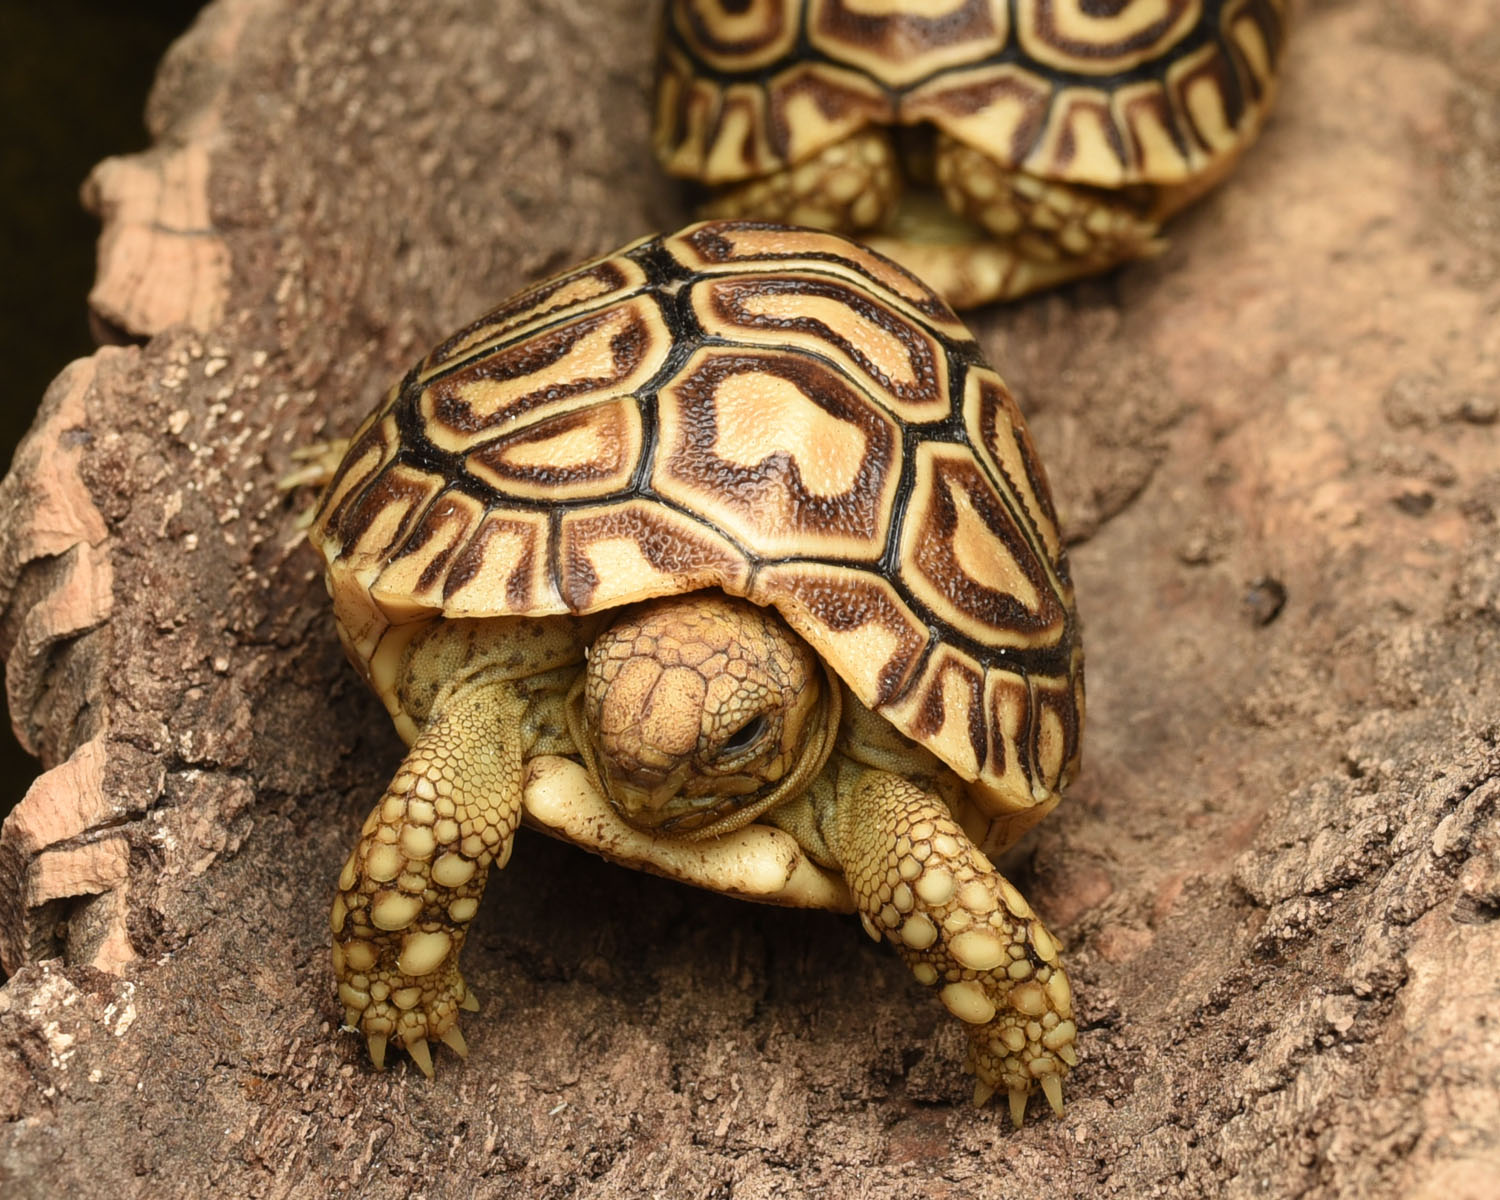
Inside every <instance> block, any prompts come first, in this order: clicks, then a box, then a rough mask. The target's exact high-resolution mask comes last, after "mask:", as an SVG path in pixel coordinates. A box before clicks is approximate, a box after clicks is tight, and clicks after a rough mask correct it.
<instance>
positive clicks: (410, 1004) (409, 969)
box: [333, 923, 479, 1079]
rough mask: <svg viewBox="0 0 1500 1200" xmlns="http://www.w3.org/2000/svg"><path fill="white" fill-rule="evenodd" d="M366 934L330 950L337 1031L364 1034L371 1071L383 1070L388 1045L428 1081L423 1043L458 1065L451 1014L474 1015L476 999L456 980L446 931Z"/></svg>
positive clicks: (458, 1041)
mask: <svg viewBox="0 0 1500 1200" xmlns="http://www.w3.org/2000/svg"><path fill="white" fill-rule="evenodd" d="M351 924H352V923H351ZM347 931H349V927H348V926H346V932H347ZM366 932H368V933H369V934H370V935H371V936H369V937H359V936H354V937H347V938H344V939H342V940H340V941H336V942H334V946H333V968H334V974H335V975H336V976H337V977H338V980H339V999H340V1000H341V1001H342V1002H343V1004H344V1028H345V1029H347V1030H350V1031H351V1032H356V1033H362V1034H364V1037H365V1042H366V1044H367V1045H368V1046H369V1049H370V1061H371V1062H373V1063H374V1064H375V1069H376V1070H384V1069H385V1056H386V1051H387V1049H388V1048H389V1047H390V1046H392V1045H395V1046H398V1047H402V1048H404V1049H405V1050H406V1052H407V1053H408V1054H409V1055H411V1059H412V1061H413V1062H414V1063H416V1064H417V1066H418V1068H420V1070H421V1072H422V1074H424V1075H426V1076H427V1078H428V1079H431V1078H432V1077H433V1074H432V1050H431V1048H430V1046H429V1045H428V1043H429V1042H433V1041H440V1042H442V1043H444V1044H445V1045H447V1046H448V1047H450V1048H451V1049H452V1050H453V1052H454V1053H455V1054H457V1055H458V1056H459V1057H460V1058H464V1057H466V1056H467V1055H468V1052H469V1048H468V1046H467V1045H465V1044H464V1037H463V1034H462V1033H460V1032H459V1028H458V1014H459V1012H460V1011H461V1010H462V1011H464V1012H478V1011H479V1001H478V999H477V998H476V997H475V995H474V993H473V992H472V991H470V990H469V987H468V985H467V984H465V983H464V981H463V978H462V976H460V975H459V973H458V953H457V949H456V947H453V945H452V939H451V937H450V935H449V934H448V933H447V932H446V931H423V930H421V929H413V930H408V931H406V932H405V933H403V934H398V935H396V936H394V937H393V936H392V935H391V934H389V933H386V932H383V931H381V930H378V929H374V930H370V929H367V930H366ZM445 947H447V949H446V951H445V949H444V948H445ZM437 954H441V955H442V957H441V958H440V959H439V960H438V961H437V962H436V963H434V964H433V965H432V966H431V968H430V969H428V970H426V971H424V970H423V968H427V967H428V965H429V963H430V962H432V959H433V957H434V956H435V955H437Z"/></svg>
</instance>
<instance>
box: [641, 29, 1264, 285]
mask: <svg viewBox="0 0 1500 1200" xmlns="http://www.w3.org/2000/svg"><path fill="white" fill-rule="evenodd" d="M1286 23H1287V3H1286V0H1138V2H1128V0H1010V2H1008V3H1007V2H1006V0H927V2H925V3H924V2H922V0H881V2H880V3H871V2H870V0H668V2H667V4H666V6H665V9H664V16H663V20H662V26H661V36H660V40H659V49H658V63H657V82H656V96H655V106H654V107H655V116H654V123H653V135H652V140H653V145H654V148H655V151H656V155H657V158H658V159H659V160H660V162H661V164H662V165H663V167H664V168H665V169H666V170H667V172H669V173H670V174H672V175H675V176H678V177H680V178H682V179H686V180H691V181H693V182H695V183H697V184H700V185H704V186H705V187H706V189H707V190H708V192H709V199H708V201H707V203H706V204H705V205H704V206H703V208H702V215H705V216H721V217H758V218H762V219H766V220H776V221H788V222H790V223H793V224H798V225H808V226H814V227H817V228H821V229H831V230H837V231H840V232H843V233H849V234H856V235H858V236H860V237H861V238H862V239H863V240H865V241H866V242H868V243H869V244H870V245H872V246H874V247H875V248H876V249H878V250H880V251H882V252H883V253H885V254H887V255H889V256H890V257H892V258H895V259H896V260H897V261H898V262H900V263H902V264H903V265H904V266H906V267H908V268H910V269H911V270H913V271H914V272H916V274H917V275H919V276H921V277H922V278H923V279H925V280H927V281H928V283H930V284H931V285H933V286H934V287H935V288H936V289H937V290H938V291H939V292H940V293H942V294H943V295H944V296H945V297H946V298H947V299H948V300H949V301H950V302H951V303H952V304H954V305H955V306H956V307H959V308H964V307H968V306H972V305H976V304H983V303H987V302H988V301H991V300H997V299H1010V298H1013V297H1016V296H1020V295H1022V294H1024V293H1026V292H1030V291H1033V290H1035V289H1038V288H1044V287H1050V286H1052V285H1054V284H1057V283H1061V282H1064V281H1066V280H1069V279H1074V278H1077V277H1079V276H1082V275H1087V274H1092V273H1095V272H1098V271H1102V270H1105V269H1107V268H1109V267H1111V266H1114V265H1116V264H1118V263H1121V262H1124V261H1127V260H1129V259H1133V258H1138V257H1142V256H1147V255H1151V254H1154V253H1157V252H1158V251H1159V250H1160V249H1161V248H1162V246H1163V243H1162V242H1161V241H1160V239H1159V237H1158V230H1159V229H1160V227H1161V224H1162V222H1163V221H1165V220H1166V219H1167V218H1168V217H1169V216H1171V215H1172V214H1173V213H1175V212H1176V211H1178V210H1179V209H1181V208H1182V207H1183V206H1184V205H1186V204H1188V203H1189V202H1190V201H1192V200H1194V199H1195V198H1197V197H1198V196H1199V195H1201V194H1202V193H1203V192H1205V191H1206V190H1208V189H1209V188H1210V187H1212V186H1213V185H1214V184H1215V183H1217V182H1218V181H1219V180H1220V179H1221V178H1222V177H1223V176H1224V175H1225V174H1226V173H1227V172H1228V171H1229V169H1230V167H1231V166H1233V164H1234V162H1235V160H1236V159H1238V158H1239V156H1240V155H1241V154H1242V153H1243V152H1244V150H1245V149H1246V147H1247V146H1249V144H1250V143H1251V142H1252V141H1253V140H1254V139H1255V137H1256V135H1257V134H1258V133H1259V131H1260V128H1261V126H1262V124H1263V123H1264V122H1265V119H1266V115H1267V112H1268V110H1269V108H1270V105H1271V101H1272V98H1273V96H1274V93H1275V91H1276V83H1277V71H1278V68H1279V66H1280V60H1281V57H1282V48H1283V44H1284V40H1285V33H1286Z"/></svg>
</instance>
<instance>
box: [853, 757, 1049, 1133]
mask: <svg viewBox="0 0 1500 1200" xmlns="http://www.w3.org/2000/svg"><path fill="white" fill-rule="evenodd" d="M860 798H861V799H866V800H867V802H868V801H874V802H875V803H879V804H881V805H883V806H884V807H885V809H886V812H887V813H889V816H888V817H887V818H886V822H883V823H882V824H884V828H885V830H888V833H887V835H886V836H887V837H888V839H889V840H888V841H887V842H886V843H885V844H884V846H883V848H882V849H883V853H882V854H881V855H880V857H878V858H874V856H870V857H871V858H874V861H873V862H870V863H869V865H868V866H866V867H865V868H864V869H863V870H859V869H856V870H855V871H853V872H852V873H851V874H850V876H849V878H850V884H851V888H852V890H853V891H854V892H855V894H856V896H858V897H859V898H860V906H861V908H862V909H863V910H864V911H863V920H864V924H865V929H866V931H867V932H869V934H870V935H871V936H872V937H874V938H876V939H877V940H879V939H880V938H881V937H884V938H888V939H889V940H890V941H891V942H893V943H894V944H895V946H896V948H897V949H898V950H899V951H900V952H901V956H902V957H903V958H904V959H905V960H906V962H907V965H908V966H910V967H911V971H912V974H913V975H914V976H916V978H917V980H918V982H920V983H923V984H926V985H927V986H928V987H930V988H932V989H933V990H935V991H936V992H937V995H938V999H939V1000H941V1001H942V1002H943V1006H944V1007H945V1008H947V1010H948V1011H949V1012H950V1013H952V1014H953V1015H954V1016H955V1017H957V1018H958V1019H959V1020H960V1021H962V1022H964V1024H965V1025H966V1026H967V1028H968V1032H969V1055H968V1064H967V1066H968V1069H969V1071H970V1072H971V1073H973V1074H974V1075H975V1076H976V1077H977V1080H978V1082H977V1083H976V1085H975V1088H974V1103H975V1104H977V1105H982V1104H984V1103H986V1102H987V1101H988V1100H989V1099H990V1097H991V1096H993V1095H994V1094H995V1093H996V1092H998V1091H1004V1092H1005V1093H1006V1094H1007V1095H1008V1096H1009V1097H1010V1112H1011V1118H1012V1119H1013V1120H1014V1121H1015V1122H1016V1124H1017V1125H1018V1126H1019V1125H1020V1124H1021V1121H1022V1118H1023V1117H1024V1115H1025V1112H1026V1101H1027V1099H1028V1097H1029V1096H1030V1095H1031V1093H1032V1091H1033V1090H1035V1089H1037V1088H1040V1089H1041V1092H1042V1094H1043V1095H1045V1096H1046V1097H1047V1102H1048V1103H1049V1104H1051V1106H1052V1108H1053V1110H1054V1111H1055V1112H1057V1113H1059V1114H1060V1113H1061V1112H1062V1079H1063V1076H1064V1075H1066V1074H1067V1073H1068V1070H1069V1068H1071V1067H1072V1066H1073V1065H1074V1064H1075V1063H1077V1061H1078V1055H1077V1054H1076V1052H1075V1051H1074V1048H1073V1043H1074V1041H1075V1039H1076V1038H1077V1036H1078V1030H1077V1027H1076V1025H1075V1024H1074V1022H1073V989H1072V987H1071V986H1070V985H1069V983H1068V975H1067V972H1066V971H1064V970H1063V967H1062V964H1061V962H1060V961H1059V959H1058V946H1057V942H1056V940H1055V939H1054V938H1053V937H1052V935H1051V934H1050V933H1048V932H1047V929H1046V927H1045V926H1044V925H1043V924H1042V923H1041V921H1039V920H1038V919H1037V916H1036V914H1035V913H1033V912H1032V911H1031V907H1030V906H1029V905H1028V904H1027V903H1026V900H1025V897H1023V896H1022V895H1021V893H1020V892H1018V891H1017V890H1016V889H1015V888H1014V887H1013V886H1011V884H1010V883H1009V882H1008V881H1007V880H1006V879H1004V878H1003V877H1002V876H1001V875H1000V874H999V873H998V872H997V871H996V870H995V868H994V866H993V865H992V864H991V863H990V861H989V859H988V858H986V857H985V855H984V854H983V853H982V852H981V851H980V850H979V849H978V848H977V847H976V846H975V845H974V844H973V843H972V842H971V841H970V840H969V838H968V836H967V835H966V834H965V833H964V831H963V830H962V829H961V828H960V827H959V825H958V823H957V822H956V821H954V820H953V819H952V817H950V816H949V815H948V814H947V813H946V812H944V811H942V810H940V809H938V808H937V806H936V805H935V804H934V803H933V802H932V801H930V800H928V799H927V798H926V797H925V796H924V795H923V794H922V793H921V792H920V791H919V790H918V789H916V788H914V787H912V786H911V785H910V784H907V783H905V782H904V781H897V780H892V779H890V778H889V777H886V778H885V779H881V778H879V777H876V778H875V780H874V783H873V785H872V786H868V788H867V790H866V791H865V792H864V793H863V795H861V796H860ZM866 861H868V859H867V860H866Z"/></svg>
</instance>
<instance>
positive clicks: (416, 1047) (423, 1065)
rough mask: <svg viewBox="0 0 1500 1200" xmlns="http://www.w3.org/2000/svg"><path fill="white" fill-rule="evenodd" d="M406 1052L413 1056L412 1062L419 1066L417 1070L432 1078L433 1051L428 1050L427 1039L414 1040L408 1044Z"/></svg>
mask: <svg viewBox="0 0 1500 1200" xmlns="http://www.w3.org/2000/svg"><path fill="white" fill-rule="evenodd" d="M406 1052H407V1053H408V1054H410V1055H411V1060H412V1062H414V1063H416V1064H417V1069H418V1070H419V1071H421V1072H422V1074H423V1075H425V1076H427V1078H428V1079H431V1078H432V1051H431V1050H429V1049H428V1048H427V1039H426V1038H413V1039H412V1040H411V1041H409V1042H407V1043H406Z"/></svg>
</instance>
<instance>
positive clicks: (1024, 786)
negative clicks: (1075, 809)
mask: <svg viewBox="0 0 1500 1200" xmlns="http://www.w3.org/2000/svg"><path fill="white" fill-rule="evenodd" d="M311 536H312V539H313V542H314V544H315V545H316V546H318V548H319V549H320V550H321V551H322V553H323V555H324V557H325V558H326V559H327V561H328V580H329V586H330V590H331V591H332V593H333V597H334V603H335V611H336V615H337V618H338V622H339V626H340V632H341V635H342V636H343V638H344V641H345V644H346V646H347V648H348V650H349V652H350V655H351V657H352V658H353V659H354V661H355V662H356V664H357V665H360V666H362V667H363V668H364V669H365V672H366V675H367V676H373V677H376V678H375V682H376V684H377V686H379V679H378V676H379V674H380V673H379V672H372V671H371V669H370V668H371V663H372V660H373V659H374V657H375V656H376V655H377V654H378V653H384V651H383V650H382V646H383V645H384V644H387V643H389V642H390V641H391V639H390V638H388V636H387V634H388V633H389V632H390V631H391V630H392V629H393V627H394V628H397V629H399V628H402V627H409V626H413V625H416V624H418V623H425V622H426V621H427V620H430V619H432V618H435V617H439V616H441V617H494V616H501V615H507V614H509V615H521V616H527V617H534V618H544V617H547V616H549V615H553V614H567V613H573V614H585V613H592V612H598V611H600V610H605V609H610V608H614V607H617V606H619V605H624V604H629V603H631V602H633V601H637V600H642V599H645V598H647V597H652V596H661V595H667V594H678V593H683V592H688V591H692V590H695V589H698V588H706V587H717V588H721V589H723V590H724V591H725V592H728V593H730V594H733V595H736V596H744V597H747V598H749V599H750V600H752V601H754V602H755V603H757V604H762V605H770V606H773V607H774V608H776V609H777V610H778V611H779V612H780V613H781V614H782V615H783V616H784V617H785V619H786V620H787V621H788V623H789V624H790V625H791V626H792V627H793V628H794V629H795V630H796V631H797V632H798V633H799V634H800V635H801V636H802V637H803V638H804V639H806V641H807V642H808V643H809V644H810V645H811V646H812V647H813V649H814V650H815V651H816V652H817V653H818V654H819V655H821V656H822V657H823V658H824V659H825V661H826V662H827V663H828V664H829V665H830V666H831V667H832V668H833V670H834V671H836V672H837V674H838V675H839V676H840V677H841V678H842V679H843V680H844V681H845V682H846V683H847V684H848V686H849V687H850V688H851V689H852V690H853V692H854V693H855V694H856V695H857V696H858V697H859V699H860V700H861V701H863V702H864V703H865V704H866V705H868V706H869V707H870V708H872V709H874V710H875V711H877V712H879V713H881V714H882V715H883V716H885V717H886V718H887V719H888V720H889V721H890V722H891V723H892V724H893V725H894V726H895V727H896V728H898V729H899V730H901V731H902V732H904V733H905V734H907V735H908V736H910V737H912V738H914V739H915V740H917V741H918V742H921V743H923V744H924V745H926V746H927V747H928V748H930V749H931V750H932V751H933V752H934V753H936V754H937V755H938V756H939V757H940V758H941V759H943V760H944V761H945V762H946V763H948V764H949V765H950V766H951V767H952V768H953V769H954V770H955V771H956V772H957V773H958V774H959V775H960V776H961V777H963V778H964V779H965V780H967V781H970V786H969V791H970V794H971V796H972V797H974V798H975V799H976V800H977V801H978V803H979V804H980V806H981V808H982V809H983V810H984V811H986V812H989V813H992V814H998V813H1001V812H1003V813H1019V812H1021V811H1023V810H1035V812H1034V815H1036V816H1039V815H1040V814H1041V813H1042V812H1045V811H1046V810H1047V808H1050V806H1051V803H1052V802H1053V801H1054V799H1055V793H1056V790H1057V788H1058V787H1059V785H1060V784H1062V783H1064V782H1066V780H1067V779H1068V778H1069V777H1071V774H1072V773H1073V771H1074V770H1075V768H1076V763H1077V758H1078V743H1079V731H1080V724H1081V717H1082V708H1083V692H1082V686H1083V685H1082V651H1081V648H1080V645H1079V639H1078V627H1077V621H1076V618H1075V615H1074V607H1073V588H1072V584H1071V581H1070V579H1069V575H1068V567H1067V559H1066V555H1065V553H1064V550H1063V546H1062V544H1061V541H1060V539H1059V536H1058V530H1057V520H1056V516H1055V514H1054V511H1053V506H1052V500H1051V498H1050V495H1049V493H1048V487H1047V481H1046V476H1045V474H1044V472H1043V470H1042V466H1041V464H1040V462H1039V461H1038V460H1037V457H1036V452H1035V450H1034V449H1033V447H1032V443H1031V440H1030V438H1029V436H1028V434H1027V432H1026V428H1025V425H1024V423H1023V421H1022V418H1021V414H1020V413H1019V411H1018V410H1017V408H1016V404H1015V401H1014V400H1013V399H1012V397H1011V395H1010V393H1009V392H1008V391H1007V390H1006V387H1005V384H1004V383H1003V382H1002V381H1001V379H1000V377H999V376H998V375H997V374H996V373H995V372H994V371H993V370H991V369H990V368H989V367H988V366H986V365H985V363H984V361H983V359H982V358H981V356H980V352H979V349H978V347H977V346H976V345H975V343H974V341H973V339H972V338H971V336H970V334H969V333H968V331H967V330H966V329H965V328H964V326H963V325H962V324H961V323H960V322H959V321H958V320H957V318H955V317H954V316H953V314H952V313H951V311H950V310H949V309H948V308H947V307H946V306H945V305H944V304H943V302H942V301H941V300H939V299H938V297H937V296H936V295H935V294H934V293H932V292H931V291H929V290H928V289H927V288H926V287H925V286H924V285H923V284H921V283H920V282H918V281H917V280H916V279H915V278H914V277H913V276H911V275H909V274H907V273H906V272H905V271H903V270H901V269H900V268H899V267H897V266H895V265H894V264H892V263H891V262H889V261H888V260H886V259H884V258H882V257H880V256H879V255H877V254H875V253H873V252H872V251H870V250H867V249H865V248H863V247H861V246H858V245H856V244H855V243H853V242H850V241H848V240H846V239H844V238H842V237H840V236H837V235H834V234H825V233H814V232H811V231H806V230H792V229H786V228H783V227H780V226H774V225H766V224H762V223H756V222H745V221H741V222H713V223H704V224H700V225H696V226H691V227H689V228H687V229H686V230H683V231H682V232H681V233H679V234H677V235H676V236H672V237H652V238H648V239H645V240H642V241H640V242H637V243H635V244H634V245H631V246H628V247H626V248H625V249H624V250H622V251H620V252H619V253H618V254H615V255H614V256H612V257H609V258H605V259H600V260H598V261H596V262H593V263H590V264H587V265H585V266H583V267H580V268H579V269H577V270H575V271H573V272H571V273H568V274H564V275H561V276H558V277H556V278H554V279H551V280H549V281H547V282H545V283H542V284H539V285H537V286H536V287H533V288H532V289H530V290H529V291H526V292H523V293H522V294H521V295H519V296H517V297H516V298H515V299H513V300H511V301H509V302H507V303H505V304H502V305H501V306H500V307H499V308H497V309H495V310H494V311H493V312H491V313H489V314H487V315H486V316H484V317H482V318H480V319H479V320H477V321H475V322H473V323H472V324H470V325H468V326H466V327H464V328H463V329H461V330H459V331H458V332H457V333H455V334H454V335H453V336H452V337H450V338H448V339H447V340H445V341H444V342H443V343H442V344H440V345H439V346H438V347H437V348H436V349H434V350H433V351H432V352H431V353H430V354H428V355H427V357H426V358H424V359H423V360H422V361H421V362H420V363H418V364H417V365H416V366H415V367H414V368H413V369H412V370H411V371H410V372H409V373H408V374H407V375H406V377H405V378H404V379H403V380H402V381H401V383H400V384H399V385H398V386H397V387H396V388H395V389H394V390H393V391H392V392H391V394H390V396H389V397H388V399H387V400H386V401H385V402H384V403H383V404H382V405H381V406H380V407H379V408H378V409H377V411H376V412H375V413H374V414H372V415H371V416H370V418H369V419H368V420H367V421H366V422H365V423H364V425H363V426H362V427H361V429H360V430H359V431H358V433H356V435H355V437H354V439H353V440H352V441H351V443H350V446H349V449H348V452H347V454H346V456H345V458H344V461H343V464H342V466H341V467H340V469H339V471H338V473H337V475H336V476H335V477H334V479H333V480H332V482H331V483H330V484H329V486H328V488H327V489H326V491H325V493H324V497H323V500H322V502H321V505H320V509H319V512H318V515H317V518H316V521H315V524H314V527H313V530H312V535H311ZM398 640H399V639H398ZM389 702H390V701H389V698H388V703H389ZM1027 823H1029V822H1027Z"/></svg>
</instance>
